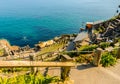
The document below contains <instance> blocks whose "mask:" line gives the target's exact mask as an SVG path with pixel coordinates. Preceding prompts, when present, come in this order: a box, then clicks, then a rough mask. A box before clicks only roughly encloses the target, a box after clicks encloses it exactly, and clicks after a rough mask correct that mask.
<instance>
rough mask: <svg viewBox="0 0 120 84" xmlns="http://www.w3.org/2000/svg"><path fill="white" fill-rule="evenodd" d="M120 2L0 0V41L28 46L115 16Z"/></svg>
mask: <svg viewBox="0 0 120 84" xmlns="http://www.w3.org/2000/svg"><path fill="white" fill-rule="evenodd" d="M119 4H120V1H119V0H0V38H1V39H2V38H4V39H7V40H8V41H9V42H10V43H11V44H12V45H19V46H25V45H30V46H31V47H33V46H34V44H36V43H38V41H46V40H49V39H52V38H54V37H55V36H59V35H61V34H71V33H78V32H79V29H80V28H81V27H84V25H85V23H86V22H89V21H92V22H93V21H97V20H107V19H108V18H110V17H113V16H114V15H115V12H116V10H117V9H118V8H117V7H118V5H119Z"/></svg>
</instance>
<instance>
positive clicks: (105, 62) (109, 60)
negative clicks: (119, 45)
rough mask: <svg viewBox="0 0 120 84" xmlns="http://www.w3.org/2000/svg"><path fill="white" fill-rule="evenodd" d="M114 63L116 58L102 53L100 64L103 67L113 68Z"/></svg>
mask: <svg viewBox="0 0 120 84" xmlns="http://www.w3.org/2000/svg"><path fill="white" fill-rule="evenodd" d="M116 61H117V60H116V58H115V57H114V56H113V55H112V54H111V53H104V54H103V55H102V58H101V64H102V66H104V67H109V66H113V65H115V63H116Z"/></svg>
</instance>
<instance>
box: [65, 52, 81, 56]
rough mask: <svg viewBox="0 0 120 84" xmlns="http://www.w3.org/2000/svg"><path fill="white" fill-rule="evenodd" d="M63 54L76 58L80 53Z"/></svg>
mask: <svg viewBox="0 0 120 84" xmlns="http://www.w3.org/2000/svg"><path fill="white" fill-rule="evenodd" d="M64 54H67V55H69V56H70V57H76V56H79V55H80V53H79V52H74V51H73V52H66V53H64Z"/></svg>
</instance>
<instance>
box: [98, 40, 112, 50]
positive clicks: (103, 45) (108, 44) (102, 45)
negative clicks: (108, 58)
mask: <svg viewBox="0 0 120 84" xmlns="http://www.w3.org/2000/svg"><path fill="white" fill-rule="evenodd" d="M109 46H110V43H109V42H102V43H100V45H99V47H100V48H102V49H105V48H107V47H109Z"/></svg>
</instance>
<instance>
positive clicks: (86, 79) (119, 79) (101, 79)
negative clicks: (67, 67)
mask: <svg viewBox="0 0 120 84" xmlns="http://www.w3.org/2000/svg"><path fill="white" fill-rule="evenodd" d="M70 77H71V79H72V80H74V83H75V84H120V62H119V63H118V64H117V65H116V66H114V67H110V68H103V67H93V66H92V65H80V66H78V67H77V69H72V70H71V75H70Z"/></svg>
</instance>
